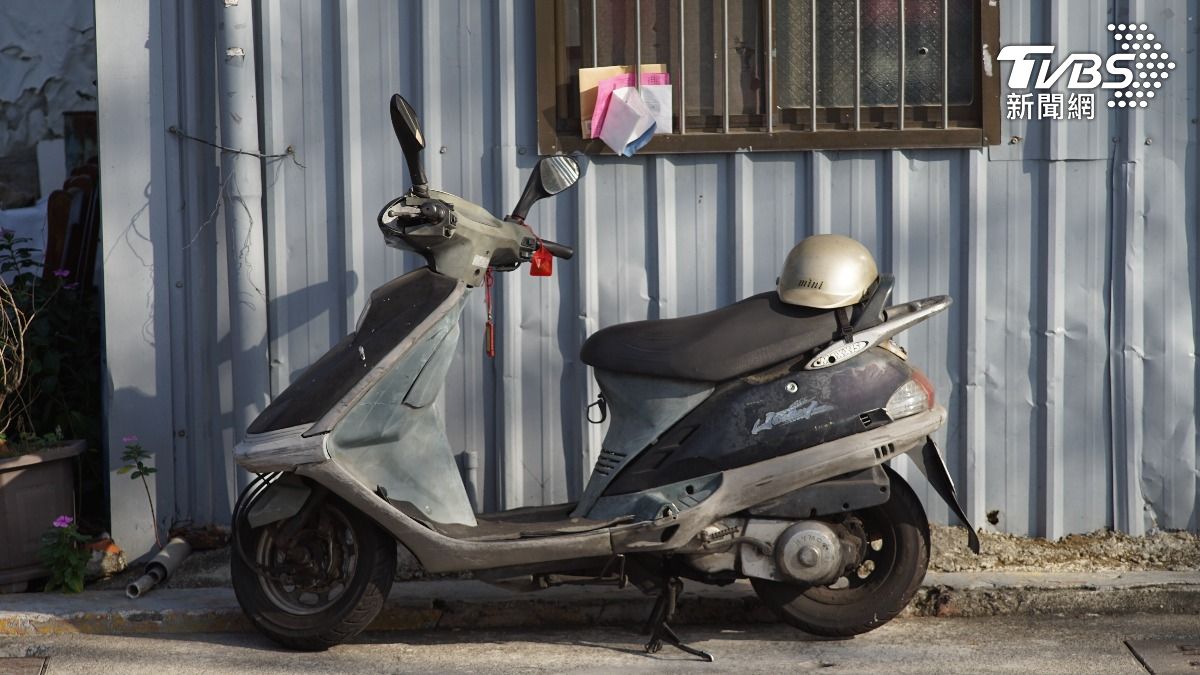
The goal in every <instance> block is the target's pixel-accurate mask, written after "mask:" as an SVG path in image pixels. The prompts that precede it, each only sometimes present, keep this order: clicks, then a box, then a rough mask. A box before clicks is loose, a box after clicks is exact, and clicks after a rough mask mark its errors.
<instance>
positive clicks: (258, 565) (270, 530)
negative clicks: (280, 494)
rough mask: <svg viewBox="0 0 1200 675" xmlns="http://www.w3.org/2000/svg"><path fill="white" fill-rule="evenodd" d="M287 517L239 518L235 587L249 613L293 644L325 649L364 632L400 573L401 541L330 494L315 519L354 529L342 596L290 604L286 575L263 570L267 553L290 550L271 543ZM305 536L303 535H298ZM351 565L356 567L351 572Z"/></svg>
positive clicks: (269, 631)
mask: <svg viewBox="0 0 1200 675" xmlns="http://www.w3.org/2000/svg"><path fill="white" fill-rule="evenodd" d="M287 522H288V520H284V521H280V522H277V523H272V524H269V525H265V526H263V527H260V528H257V529H250V527H249V526H248V525H247V524H246V523H245V522H244V521H243V522H241V523H238V522H236V521H235V524H234V528H235V529H234V537H235V539H236V543H237V544H238V545H240V546H241V549H242V550H241V554H239V552H238V551H237V550H235V551H233V555H232V556H231V562H230V572H231V575H232V578H233V590H234V593H235V595H237V599H238V604H240V605H241V607H242V611H243V612H244V613H245V615H246V617H247V618H248V619H250V621H251V623H253V624H254V626H255V628H257V629H258V630H259V631H261V632H262V633H263V634H264V635H266V636H267V637H269V638H271V639H272V640H274V641H275V642H277V643H279V644H281V645H283V646H284V647H288V648H289V649H296V650H300V651H323V650H325V649H328V648H330V647H332V646H334V645H337V644H341V643H343V642H345V641H347V640H349V639H351V638H353V637H354V636H355V635H358V634H359V633H361V632H362V631H363V629H365V628H366V627H367V625H368V624H370V623H371V621H372V620H374V619H375V617H376V616H377V615H378V614H379V611H380V610H381V609H382V608H383V603H384V601H385V600H386V599H387V596H388V593H389V592H390V591H391V588H392V580H393V578H394V577H395V573H396V542H395V540H394V539H392V537H391V536H390V535H389V534H388V533H387V532H385V531H384V530H383V529H382V528H381V527H379V526H378V525H376V524H375V523H374V522H373V521H371V520H370V519H369V518H367V517H366V516H364V515H363V514H362V513H360V512H358V511H357V510H356V509H354V508H352V507H350V506H349V505H347V504H346V503H345V502H343V501H342V500H340V499H337V498H336V497H333V496H332V495H330V496H328V497H327V498H326V499H325V501H324V503H323V504H322V505H321V507H320V508H319V509H318V510H317V511H316V512H314V513H313V514H312V516H311V518H310V521H309V522H310V523H322V524H328V523H336V525H331V526H330V529H331V531H333V528H334V527H337V528H338V529H337V530H336V531H337V532H339V533H341V534H343V535H344V533H346V532H349V537H350V541H349V542H347V541H346V540H345V537H343V541H342V542H341V544H342V547H343V548H345V549H346V550H350V549H351V548H353V550H354V557H353V558H350V556H348V555H343V556H342V558H341V559H340V561H341V563H343V569H342V570H341V573H342V574H341V576H339V577H337V579H338V580H339V582H341V587H340V590H339V591H338V594H337V595H336V597H334V598H333V599H331V600H329V601H328V602H327V604H326V605H324V606H319V607H316V608H315V609H313V608H310V609H312V611H305V610H304V608H301V609H297V607H299V605H298V604H297V605H293V606H289V605H288V602H287V601H286V600H282V599H280V598H281V596H280V595H279V593H281V592H285V591H282V588H283V585H282V584H281V582H280V581H279V578H281V577H279V576H278V575H276V576H275V578H272V575H267V574H263V573H260V570H261V569H263V565H262V563H263V559H264V557H265V556H264V553H265V555H266V556H270V555H272V552H276V553H278V552H282V551H286V550H289V549H286V548H283V547H278V548H272V547H271V542H272V541H273V540H272V539H271V537H272V536H273V535H274V534H275V533H278V532H279V529H280V528H281V527H283V526H284V524H285V523H287ZM239 525H240V527H239ZM315 528H316V526H315V525H313V526H310V527H309V529H314V531H315ZM304 532H307V530H304ZM299 539H300V536H299V535H298V536H297V537H295V538H294V540H299ZM264 547H265V549H266V550H265V551H264ZM290 548H293V549H294V548H297V546H293V547H290ZM347 567H352V569H351V570H349V571H348V574H347V570H346V569H345V568H347ZM343 579H344V581H342V580H343ZM294 592H295V591H293V593H294ZM303 592H304V591H303V590H301V591H300V594H301V596H302V595H303ZM297 602H298V601H297Z"/></svg>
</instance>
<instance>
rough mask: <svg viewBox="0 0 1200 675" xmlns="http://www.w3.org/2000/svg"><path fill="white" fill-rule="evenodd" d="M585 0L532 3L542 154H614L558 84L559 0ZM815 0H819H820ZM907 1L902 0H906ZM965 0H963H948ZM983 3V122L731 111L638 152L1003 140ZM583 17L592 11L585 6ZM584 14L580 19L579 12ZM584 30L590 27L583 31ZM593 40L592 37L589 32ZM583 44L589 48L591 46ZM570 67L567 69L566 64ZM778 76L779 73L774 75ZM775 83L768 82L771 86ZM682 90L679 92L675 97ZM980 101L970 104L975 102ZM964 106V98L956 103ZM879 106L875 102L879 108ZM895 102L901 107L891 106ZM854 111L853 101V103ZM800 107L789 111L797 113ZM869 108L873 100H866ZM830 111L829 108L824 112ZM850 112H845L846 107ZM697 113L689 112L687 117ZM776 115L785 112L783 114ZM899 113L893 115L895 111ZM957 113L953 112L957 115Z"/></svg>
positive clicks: (991, 20)
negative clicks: (801, 120)
mask: <svg viewBox="0 0 1200 675" xmlns="http://www.w3.org/2000/svg"><path fill="white" fill-rule="evenodd" d="M575 1H579V2H581V3H582V2H583V0H536V4H535V8H534V22H535V30H534V34H535V43H536V48H535V57H536V63H537V68H536V76H537V83H536V84H537V106H538V151H539V153H540V154H543V155H551V154H562V153H567V154H569V153H574V152H582V153H585V154H589V155H596V154H613V153H612V150H610V149H609V148H608V147H607V146H606V145H604V143H603V142H602V141H600V139H598V138H592V139H584V138H582V136H581V135H580V132H579V131H578V130H563V129H561V128H560V122H565V121H567V114H561V115H560V114H559V110H558V101H557V95H556V94H557V90H558V89H559V88H560V87H566V86H568V83H569V82H570V78H569V75H568V76H565V78H564V79H560V75H562V74H560V73H558V72H557V71H558V70H559V69H560V68H561V67H562V62H563V61H565V58H566V46H565V44H563V43H562V42H561V41H560V40H561V39H562V35H561V34H560V30H559V29H560V28H561V27H562V26H563V25H564V24H563V22H562V21H560V20H559V14H558V13H559V8H560V7H561V6H562V4H563V3H564V2H575ZM814 1H816V0H814ZM901 1H902V0H901ZM948 1H949V2H961V1H962V0H948ZM974 1H975V2H977V4H978V13H977V15H976V16H977V20H978V24H977V26H976V28H977V31H978V35H979V43H980V45H986V46H990V49H986V50H985V49H978V50H976V51H975V53H976V54H977V59H976V61H975V64H974V67H975V81H976V82H977V88H976V93H977V95H978V97H979V102H978V106H979V115H980V117H979V124H980V126H978V127H975V126H971V127H959V126H953V124H951V125H950V126H949V127H948V128H944V127H941V126H937V127H930V126H927V125H928V123H927V122H918V124H922V125H923V126H907V125H908V124H913V120H907V121H906V126H905V128H902V129H900V128H894V127H893V128H871V129H867V128H860V129H853V128H850V129H844V128H836V129H829V128H821V126H820V124H818V125H817V128H816V130H815V131H814V130H812V128H811V127H810V128H807V129H786V128H781V127H780V125H779V124H778V123H777V122H773V127H774V131H773V132H768V131H765V130H740V129H737V128H735V125H734V121H737V120H739V118H742V119H744V118H745V117H747V116H744V115H742V116H739V115H731V116H730V118H729V119H730V130H729V131H722V130H717V131H713V130H709V129H703V130H697V129H691V128H689V129H688V130H687V131H686V132H685V133H679V132H678V131H676V132H675V133H671V134H660V135H656V136H654V138H653V139H652V140H651V141H650V142H649V143H648V144H647V145H646V146H645V147H643V148H642V149H641V150H639V151H638V153H639V154H669V153H705V152H709V153H711V152H718V153H725V152H744V151H767V152H770V151H787V150H873V149H919V148H981V147H985V146H988V145H997V144H999V142H1000V114H1001V106H1000V73H999V69H998V64H997V63H995V61H994V56H990V57H989V56H988V55H989V54H993V55H994V53H996V52H997V51H998V49H999V42H1000V9H999V7H998V4H999V3H996V2H994V0H974ZM764 5H765V6H764V9H765V10H766V11H774V9H773V3H772V2H771V0H764ZM580 14H581V17H582V16H586V14H587V13H586V12H585V11H583V8H581V12H580ZM581 20H582V19H581ZM584 32H586V31H584ZM584 41H585V42H588V39H587V37H585V38H584ZM584 51H587V50H586V49H585V50H584ZM986 58H992V59H993V62H992V64H990V65H991V67H989V68H985V67H984V59H986ZM564 72H565V69H564ZM772 79H773V78H772ZM768 91H769V90H768ZM567 95H574V96H578V95H579V93H578V92H577V91H576V92H568V94H567ZM676 98H678V97H676ZM678 106H679V103H676V110H675V113H676V118H678V112H679V109H678ZM973 106H974V104H972V107H973ZM951 108H961V106H951ZM879 109H880V108H879V107H876V108H873V110H879ZM892 109H893V110H895V108H894V107H893V108H892ZM906 109H907V110H908V111H909V114H910V115H911V112H912V111H913V110H919V109H926V114H925V117H926V119H935V115H934V114H933V113H934V111H936V119H937V123H938V124H940V122H941V112H940V111H941V109H942V106H941V105H933V106H911V105H910V106H906ZM810 110H811V109H810V108H797V109H795V111H802V114H803V115H804V116H806V117H807V116H809V115H810V113H809V112H808V111H810ZM818 110H825V111H830V110H843V109H841V108H818ZM849 110H850V111H851V113H852V112H853V108H851V109H849ZM795 111H791V112H792V113H793V114H796V112H795ZM861 111H862V113H863V114H864V119H865V114H866V113H867V111H868V108H866V107H863V108H861ZM826 114H828V113H826ZM843 116H844V115H843ZM693 117H695V116H694V115H689V119H692V118H693ZM776 117H781V115H779V114H777V115H776ZM891 119H893V120H894V119H895V115H894V114H892V115H891ZM951 119H953V118H951Z"/></svg>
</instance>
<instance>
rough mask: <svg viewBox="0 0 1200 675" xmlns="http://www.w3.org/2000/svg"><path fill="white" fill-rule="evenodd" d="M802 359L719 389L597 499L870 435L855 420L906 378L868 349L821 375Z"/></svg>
mask: <svg viewBox="0 0 1200 675" xmlns="http://www.w3.org/2000/svg"><path fill="white" fill-rule="evenodd" d="M804 362H805V360H804V359H803V358H801V359H799V360H797V361H793V362H789V363H787V364H783V365H781V366H778V367H776V368H774V369H772V370H769V371H765V372H763V373H758V374H755V375H751V376H748V377H744V378H740V379H738V380H736V381H734V382H731V383H727V384H724V385H722V386H721V387H720V388H719V389H718V390H717V391H716V392H715V393H714V394H713V395H712V396H711V397H709V398H708V399H707V400H706V401H704V403H702V404H701V405H699V406H697V407H696V409H695V410H693V411H691V412H690V413H688V415H687V416H686V417H684V418H683V419H682V420H680V421H679V422H678V423H677V424H675V425H674V426H673V427H672V428H671V429H670V431H668V432H667V433H666V434H664V435H663V436H662V438H661V439H659V440H658V441H657V442H656V443H654V445H652V446H651V447H650V448H648V449H647V450H646V451H645V452H642V453H641V454H639V455H638V456H637V457H636V458H635V459H634V460H633V461H631V462H630V463H629V465H628V466H626V467H625V468H624V470H623V471H621V472H620V473H619V474H618V475H617V476H616V478H615V479H614V480H613V481H612V482H611V483H610V484H609V485H608V486H607V489H606V490H605V493H604V494H605V495H617V494H629V493H634V492H640V491H642V490H647V489H651V488H653V487H655V486H659V485H666V484H670V483H676V482H678V481H683V480H687V479H690V478H695V477H698V476H704V475H708V474H711V473H715V472H719V471H724V470H727V469H732V468H736V467H739V466H744V465H747V464H752V463H755V462H761V461H763V460H767V459H771V458H773V457H777V456H780V455H784V454H787V453H791V452H795V451H797V450H801V449H804V448H808V447H812V446H815V445H819V444H821V443H826V442H829V441H832V440H835V439H838V438H842V437H845V436H849V435H851V434H855V433H859V432H862V431H864V430H865V429H869V428H873V426H875V425H877V424H878V422H876V421H874V420H868V422H867V423H864V421H863V419H861V418H860V415H861V414H863V413H867V412H869V411H873V410H877V409H879V408H882V407H884V405H885V404H886V403H887V401H888V399H889V398H890V397H891V395H892V394H893V393H894V392H895V391H896V389H897V388H899V387H900V386H901V385H903V384H904V383H905V382H906V381H907V380H908V379H909V378H910V377H911V376H912V371H911V369H910V368H909V366H908V365H907V364H905V363H904V362H903V361H902V360H900V359H899V358H897V357H896V356H895V355H893V354H891V353H890V352H887V351H886V350H883V349H879V348H874V349H871V350H870V351H869V352H866V353H864V354H862V355H860V356H858V357H857V358H854V359H851V360H848V361H846V362H845V363H844V364H839V365H836V366H833V367H830V368H826V369H823V370H813V371H805V370H801V367H802V365H803V363H804Z"/></svg>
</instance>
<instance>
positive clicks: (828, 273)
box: [779, 234, 879, 309]
mask: <svg viewBox="0 0 1200 675" xmlns="http://www.w3.org/2000/svg"><path fill="white" fill-rule="evenodd" d="M878 278H879V269H878V268H877V267H876V266H875V258H873V257H872V256H871V252H870V251H868V250H867V247H866V246H863V245H862V244H860V243H858V242H857V241H855V240H853V239H851V238H850V237H843V236H841V235H837V234H817V235H813V236H811V237H808V238H807V239H805V240H803V241H801V242H800V243H799V244H796V246H795V247H793V248H792V250H791V252H789V253H788V255H787V259H786V260H784V261H783V272H782V273H781V274H780V275H779V299H780V300H783V301H784V302H786V303H788V304H789V305H802V306H805V307H815V308H817V309H833V308H835V307H849V306H850V305H854V304H857V303H858V302H860V301H861V300H862V299H863V297H865V296H866V294H867V291H869V290H870V288H871V284H873V283H875V280H876V279H878Z"/></svg>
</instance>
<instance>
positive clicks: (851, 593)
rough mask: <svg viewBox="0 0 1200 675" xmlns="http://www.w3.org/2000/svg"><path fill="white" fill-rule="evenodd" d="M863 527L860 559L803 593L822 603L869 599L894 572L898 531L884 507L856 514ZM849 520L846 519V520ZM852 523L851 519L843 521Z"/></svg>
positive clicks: (852, 601) (841, 603) (842, 603)
mask: <svg viewBox="0 0 1200 675" xmlns="http://www.w3.org/2000/svg"><path fill="white" fill-rule="evenodd" d="M854 517H856V518H857V519H858V520H859V521H860V522H861V526H862V533H863V539H864V542H865V551H864V553H863V561H862V562H861V563H860V564H859V566H858V568H857V569H856V570H855V571H853V572H851V573H850V574H847V575H844V576H841V577H838V579H836V580H835V581H834V582H833V583H831V584H828V585H825V586H811V587H809V588H808V589H807V590H806V591H805V593H804V595H805V596H806V597H808V598H810V599H812V600H815V601H816V602H819V603H822V604H825V605H849V604H854V603H857V602H862V601H863V600H866V599H868V598H870V597H871V596H872V595H873V594H874V593H875V592H876V591H878V590H879V589H880V588H881V587H882V586H884V585H885V584H886V583H887V582H888V580H889V579H890V578H891V577H892V576H893V575H895V574H897V573H900V572H902V571H901V570H897V569H896V561H897V554H898V541H899V533H898V532H897V531H896V524H895V523H893V522H892V519H891V518H889V517H888V514H887V511H886V509H883V508H880V507H876V508H873V509H868V510H866V511H860V512H858V513H857V514H855V516H854ZM847 520H848V521H849V519H847ZM846 524H847V525H848V526H851V525H852V523H851V522H847V523H846Z"/></svg>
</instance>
